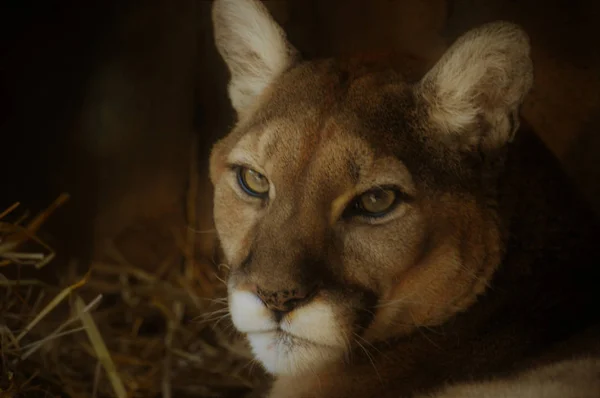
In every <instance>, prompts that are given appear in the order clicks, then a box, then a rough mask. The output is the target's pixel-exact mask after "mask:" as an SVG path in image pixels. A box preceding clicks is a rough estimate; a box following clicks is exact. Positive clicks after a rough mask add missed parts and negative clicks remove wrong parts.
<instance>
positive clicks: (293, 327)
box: [210, 0, 600, 398]
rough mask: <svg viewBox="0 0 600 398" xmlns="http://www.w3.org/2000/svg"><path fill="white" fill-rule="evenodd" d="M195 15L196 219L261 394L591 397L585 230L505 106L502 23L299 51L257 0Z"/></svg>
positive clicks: (511, 33) (526, 79) (510, 76)
mask: <svg viewBox="0 0 600 398" xmlns="http://www.w3.org/2000/svg"><path fill="white" fill-rule="evenodd" d="M212 17H213V23H214V32H215V41H216V46H217V48H218V51H219V52H220V54H221V56H222V58H223V59H224V61H225V64H226V65H227V68H228V70H229V72H230V82H229V85H228V94H229V97H230V100H231V105H232V107H233V109H234V111H235V113H236V115H237V122H236V124H235V126H234V128H233V130H232V131H231V132H229V134H227V135H226V136H225V137H224V138H223V139H221V140H220V141H218V142H217V143H215V145H214V147H213V150H212V153H211V158H210V178H211V181H212V183H213V185H214V222H215V227H216V230H217V234H218V238H219V242H220V245H221V248H222V252H223V255H224V257H225V259H226V261H227V263H228V265H229V266H230V273H229V275H228V279H227V290H228V306H229V312H230V315H231V319H232V322H233V324H234V325H235V327H236V329H237V330H238V331H239V332H240V333H242V334H243V335H244V336H245V337H246V338H247V340H248V342H249V345H250V346H251V348H252V351H253V354H254V355H255V358H256V359H257V361H258V362H260V363H261V364H262V366H263V367H264V369H265V370H266V371H267V372H268V373H270V374H271V375H273V376H274V382H273V385H272V387H271V389H270V392H269V393H268V394H269V395H268V396H269V397H272V398H282V397H290V398H291V397H294V398H296V397H396V398H398V397H436V398H442V397H445V398H446V397H478V398H481V397H484V398H485V397H487V398H492V397H494V398H496V397H511V398H513V397H515V398H519V397H521V398H524V397H561V398H576V397H577V398H579V397H599V396H600V338H599V337H600V333H598V328H597V325H598V320H599V319H600V317H599V312H600V310H599V308H598V307H599V306H600V288H598V286H597V285H598V283H599V281H600V278H599V276H600V275H599V269H600V261H599V260H600V255H599V254H598V252H599V251H598V239H597V238H598V237H599V235H598V233H597V231H598V223H597V221H596V220H595V218H594V214H593V213H592V212H591V210H589V209H588V207H586V204H585V203H583V201H582V199H580V196H579V193H578V192H577V189H576V188H575V187H574V186H573V185H572V184H571V182H570V180H569V179H568V178H567V177H566V176H565V175H564V174H563V172H562V169H561V166H560V164H559V163H558V160H556V159H555V158H554V156H553V155H552V154H551V153H550V151H549V150H548V149H547V148H546V146H545V145H544V144H543V142H542V141H541V140H540V139H539V138H538V137H537V136H536V134H535V133H534V132H532V131H531V129H530V128H529V127H528V126H527V123H526V122H525V121H524V120H522V117H521V116H520V105H521V103H522V102H523V100H524V98H525V96H526V95H527V93H528V92H529V91H530V89H531V87H532V82H533V64H532V61H531V58H530V44H529V39H528V36H527V35H526V33H525V32H524V31H523V30H522V29H521V28H520V27H519V26H516V25H514V24H512V23H509V22H504V21H500V22H493V23H488V24H486V25H483V26H480V27H478V28H476V29H474V30H471V31H469V32H467V33H465V34H464V35H463V36H461V37H460V38H458V39H457V40H456V41H454V43H452V44H451V45H450V46H449V48H448V49H447V51H446V52H445V53H444V54H443V55H442V56H441V57H438V58H439V59H436V60H430V59H424V58H422V57H419V56H416V55H414V54H399V53H394V52H390V53H389V54H381V53H373V54H364V53H363V54H355V55H352V56H342V57H337V58H333V59H316V60H304V59H303V58H302V56H301V55H300V53H299V51H297V50H296V49H295V48H294V47H293V46H292V45H291V44H290V43H289V42H288V39H287V37H286V35H285V33H284V32H283V30H282V28H281V27H280V26H278V25H277V23H276V22H275V21H274V20H273V19H272V17H271V16H270V15H269V13H268V11H267V9H266V8H265V7H264V5H263V4H262V3H260V2H259V1H257V0H216V1H215V2H214V5H213V15H212Z"/></svg>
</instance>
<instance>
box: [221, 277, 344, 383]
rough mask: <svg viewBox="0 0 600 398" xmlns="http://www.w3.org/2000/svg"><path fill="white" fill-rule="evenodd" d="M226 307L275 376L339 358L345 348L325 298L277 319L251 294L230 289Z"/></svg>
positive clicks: (238, 327)
mask: <svg viewBox="0 0 600 398" xmlns="http://www.w3.org/2000/svg"><path fill="white" fill-rule="evenodd" d="M229 310H230V313H231V319H232V321H233V324H234V325H235V327H236V328H237V329H238V330H239V331H240V332H242V333H245V334H246V336H247V337H248V340H249V342H250V345H251V347H252V350H253V353H254V355H255V357H256V359H258V360H259V361H260V362H261V363H262V364H263V366H264V367H265V369H266V370H267V371H268V372H270V373H273V374H276V375H282V374H296V373H300V372H303V371H307V370H311V369H312V370H314V369H316V368H319V367H322V366H324V365H326V364H330V363H331V362H334V361H336V360H339V359H340V358H342V357H343V356H344V354H345V352H346V350H347V348H348V347H347V339H346V336H345V332H344V330H345V328H344V325H343V324H342V323H341V322H339V321H338V319H337V317H336V313H335V306H334V305H333V304H330V303H328V302H327V301H326V300H315V301H314V302H311V303H309V304H306V305H303V306H302V307H300V308H297V309H295V310H294V311H292V312H290V313H288V314H286V315H285V316H284V317H283V318H282V319H281V320H277V319H276V318H275V316H274V314H273V313H272V312H271V311H269V310H268V309H267V308H266V306H265V305H264V304H263V303H262V301H261V300H260V299H259V298H258V297H257V296H256V295H255V294H254V293H252V292H249V291H245V290H239V289H235V288H233V289H231V290H230V294H229Z"/></svg>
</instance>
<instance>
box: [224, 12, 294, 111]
mask: <svg viewBox="0 0 600 398" xmlns="http://www.w3.org/2000/svg"><path fill="white" fill-rule="evenodd" d="M212 19H213V27H214V33H215V41H216V45H217V49H218V51H219V53H220V54H221V56H222V57H223V59H224V60H225V63H226V64H227V67H228V68H229V72H230V74H231V78H230V79H231V80H230V82H229V98H230V100H231V103H232V105H233V108H234V109H235V110H236V112H237V113H238V117H243V116H244V114H245V113H246V112H247V111H248V109H249V108H250V106H251V105H252V104H253V102H254V101H255V100H256V98H257V97H258V96H259V95H260V94H261V93H262V92H263V91H264V90H265V88H266V87H267V86H269V84H271V83H272V82H273V80H275V79H276V78H277V76H278V75H279V74H280V73H281V72H283V71H284V70H286V69H287V68H288V67H290V66H291V64H292V63H293V62H294V61H295V59H296V57H297V52H296V50H295V49H294V48H293V47H292V46H291V45H290V44H289V43H288V41H287V39H286V36H285V33H284V32H283V30H282V29H281V27H280V26H279V25H277V23H276V22H275V21H274V20H273V18H272V17H271V16H270V15H269V12H268V11H267V9H266V8H265V6H264V5H263V4H262V3H261V2H260V1H258V0H215V1H214V4H213V8H212Z"/></svg>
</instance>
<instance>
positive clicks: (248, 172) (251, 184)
mask: <svg viewBox="0 0 600 398" xmlns="http://www.w3.org/2000/svg"><path fill="white" fill-rule="evenodd" d="M237 179H238V183H239V184H240V187H242V189H243V190H244V192H246V193H247V194H248V195H250V196H255V197H258V198H262V197H265V196H266V195H267V194H268V193H269V180H267V178H266V177H265V176H263V175H262V174H260V173H259V172H257V171H255V170H252V169H249V168H247V167H239V168H238V169H237Z"/></svg>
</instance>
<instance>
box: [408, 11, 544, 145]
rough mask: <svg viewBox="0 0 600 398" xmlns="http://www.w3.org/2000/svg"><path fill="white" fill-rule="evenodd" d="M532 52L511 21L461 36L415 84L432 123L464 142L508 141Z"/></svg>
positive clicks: (526, 87)
mask: <svg viewBox="0 0 600 398" xmlns="http://www.w3.org/2000/svg"><path fill="white" fill-rule="evenodd" d="M529 54H530V45H529V38H528V36H527V35H526V34H525V32H524V31H523V30H522V29H521V28H519V27H518V26H517V25H514V24H512V23H509V22H494V23H489V24H486V25H483V26H481V27H479V28H476V29H473V30H471V31H469V32H467V33H466V34H464V35H463V36H462V37H460V38H459V39H458V40H457V41H456V42H455V43H454V44H453V45H452V46H451V47H450V48H449V49H448V51H447V52H446V53H445V54H444V55H443V56H442V58H441V59H440V60H439V61H438V63H437V64H436V65H435V66H434V67H433V68H432V69H431V70H430V71H429V72H428V73H427V74H426V75H425V77H424V78H423V79H422V81H421V82H420V83H419V84H418V86H417V95H418V96H419V101H420V103H422V104H423V105H424V107H425V114H426V115H427V117H428V119H429V122H430V126H431V127H432V129H433V130H435V131H436V133H437V134H438V135H441V138H442V139H445V140H447V141H449V142H453V143H455V144H458V145H459V146H460V147H462V148H465V147H467V148H472V147H473V146H482V147H483V148H494V147H499V146H503V145H504V144H506V143H507V142H508V141H510V140H511V139H512V138H513V136H514V134H515V132H516V130H517V129H518V127H519V108H520V105H521V103H522V102H523V100H524V98H525V96H526V95H527V93H528V92H529V90H530V88H531V86H532V82H533V65H532V62H531V58H530V56H529Z"/></svg>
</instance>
